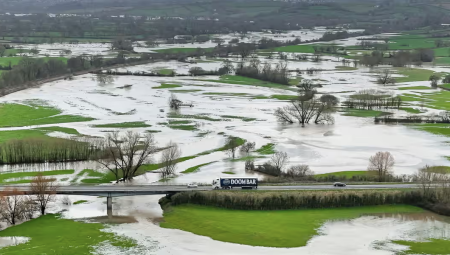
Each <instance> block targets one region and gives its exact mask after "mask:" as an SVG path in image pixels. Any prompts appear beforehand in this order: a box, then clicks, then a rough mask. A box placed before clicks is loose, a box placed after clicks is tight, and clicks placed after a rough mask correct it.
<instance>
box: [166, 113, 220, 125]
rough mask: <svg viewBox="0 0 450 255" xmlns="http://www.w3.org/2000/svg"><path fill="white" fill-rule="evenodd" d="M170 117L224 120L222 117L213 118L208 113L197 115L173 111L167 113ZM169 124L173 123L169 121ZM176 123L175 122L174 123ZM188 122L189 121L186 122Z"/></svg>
mask: <svg viewBox="0 0 450 255" xmlns="http://www.w3.org/2000/svg"><path fill="white" fill-rule="evenodd" d="M167 117H168V118H178V119H198V120H208V121H222V120H221V119H215V118H211V117H209V116H208V114H196V115H189V114H179V113H174V112H171V113H169V114H167ZM169 124H172V123H171V122H170V121H169ZM173 124H175V123H173ZM179 124H183V123H179ZM184 124H187V123H184Z"/></svg>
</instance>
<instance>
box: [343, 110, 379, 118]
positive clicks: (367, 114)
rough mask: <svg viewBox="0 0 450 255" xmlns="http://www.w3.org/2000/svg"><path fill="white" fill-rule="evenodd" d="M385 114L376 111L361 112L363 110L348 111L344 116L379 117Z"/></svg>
mask: <svg viewBox="0 0 450 255" xmlns="http://www.w3.org/2000/svg"><path fill="white" fill-rule="evenodd" d="M381 114H383V112H382V111H376V110H361V109H346V110H345V111H344V112H343V114H342V115H344V116H353V117H369V118H373V117H378V116H380V115H381Z"/></svg>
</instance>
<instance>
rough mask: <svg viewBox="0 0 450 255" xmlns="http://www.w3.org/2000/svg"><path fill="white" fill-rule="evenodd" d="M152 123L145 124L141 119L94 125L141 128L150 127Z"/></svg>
mask: <svg viewBox="0 0 450 255" xmlns="http://www.w3.org/2000/svg"><path fill="white" fill-rule="evenodd" d="M151 126H152V125H148V124H145V122H143V121H135V122H122V123H111V124H102V125H94V126H93V127H96V128H143V127H151Z"/></svg>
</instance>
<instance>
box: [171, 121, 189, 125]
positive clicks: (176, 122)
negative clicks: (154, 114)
mask: <svg viewBox="0 0 450 255" xmlns="http://www.w3.org/2000/svg"><path fill="white" fill-rule="evenodd" d="M189 123H192V121H190V120H169V125H179V124H189Z"/></svg>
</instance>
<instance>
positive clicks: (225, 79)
mask: <svg viewBox="0 0 450 255" xmlns="http://www.w3.org/2000/svg"><path fill="white" fill-rule="evenodd" d="M203 81H209V82H219V83H228V84H236V85H251V86H260V87H266V88H276V89H288V90H296V88H295V87H294V86H290V85H283V84H279V83H272V82H267V81H262V80H258V79H253V78H248V77H244V76H239V75H222V76H220V79H219V80H203Z"/></svg>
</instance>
